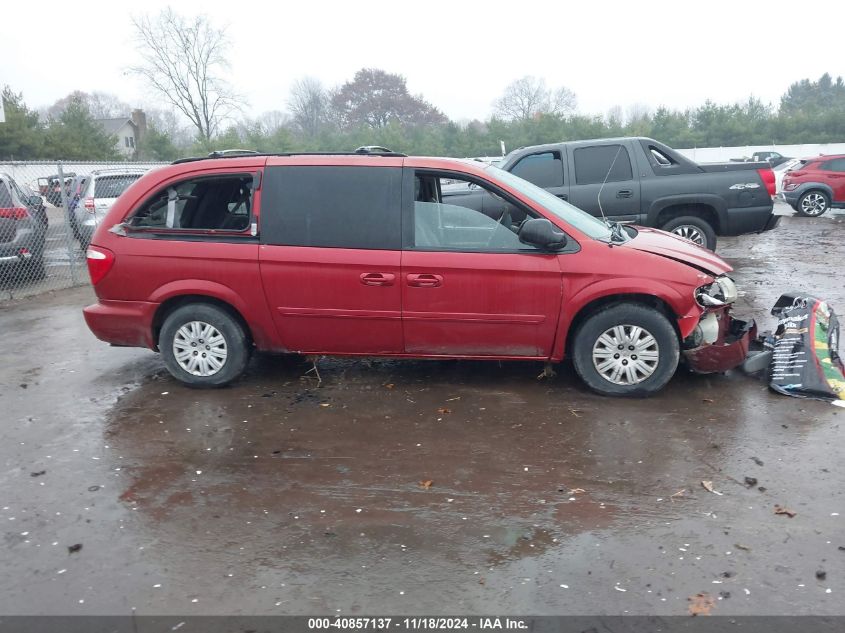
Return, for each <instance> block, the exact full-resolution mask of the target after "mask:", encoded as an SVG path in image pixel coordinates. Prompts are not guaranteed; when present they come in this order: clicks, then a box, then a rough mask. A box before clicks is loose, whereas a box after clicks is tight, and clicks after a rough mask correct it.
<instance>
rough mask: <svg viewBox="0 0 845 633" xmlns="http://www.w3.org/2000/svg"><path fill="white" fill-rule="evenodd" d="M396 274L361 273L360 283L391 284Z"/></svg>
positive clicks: (366, 284) (370, 284) (369, 284)
mask: <svg viewBox="0 0 845 633" xmlns="http://www.w3.org/2000/svg"><path fill="white" fill-rule="evenodd" d="M394 279H396V275H394V274H392V273H362V274H361V283H362V284H364V285H365V286H392V285H393V280H394Z"/></svg>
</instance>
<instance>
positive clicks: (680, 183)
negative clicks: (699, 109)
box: [450, 138, 779, 250]
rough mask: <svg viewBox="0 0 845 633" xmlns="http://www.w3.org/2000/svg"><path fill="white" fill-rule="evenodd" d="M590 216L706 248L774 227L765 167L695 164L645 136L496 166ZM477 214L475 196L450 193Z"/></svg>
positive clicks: (580, 144)
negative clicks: (728, 237) (645, 228)
mask: <svg viewBox="0 0 845 633" xmlns="http://www.w3.org/2000/svg"><path fill="white" fill-rule="evenodd" d="M499 167H501V168H502V169H504V170H505V171H509V172H511V173H513V174H515V175H517V176H520V177H521V178H525V179H526V180H528V181H530V182H532V183H534V184H535V185H537V186H540V187H543V188H544V189H546V190H547V191H549V192H550V193H552V194H553V195H555V196H557V197H559V198H561V199H562V200H568V201H569V202H571V203H572V204H574V205H575V206H576V207H578V208H580V209H583V210H584V211H587V212H588V213H591V214H592V215H594V216H598V217H602V216H606V217H607V218H609V219H612V220H616V221H621V222H633V223H635V224H639V225H642V226H652V227H656V228H660V229H663V230H666V231H670V232H672V233H675V234H677V235H680V236H681V237H684V238H686V239H688V240H690V241H692V242H694V243H696V244H699V245H701V246H705V247H707V248H709V249H710V250H715V249H716V236H717V235H740V234H742V233H759V232H761V231H768V230H770V229H773V228H774V227H775V226H777V223H778V221H779V217H778V216H775V215H774V214H773V213H772V209H773V203H772V196H774V195H775V180H774V174H773V173H772V170H771V167H770V166H769V164H768V163H765V162H764V163H719V164H706V165H699V164H697V163H694V162H693V161H691V160H689V159H688V158H686V157H684V156H682V155H681V154H679V153H677V152H676V151H674V150H673V149H671V148H669V147H667V146H666V145H664V144H663V143H659V142H657V141H655V140H652V139H649V138H616V139H601V140H591V141H572V142H567V143H552V144H549V145H535V146H533V147H524V148H521V149H518V150H515V151H513V152H511V153H510V154H508V155H507V156H506V157H505V159H504V161H503V162H502V164H501V165H499ZM450 194H451V195H457V196H460V197H461V200H462V202H461V204H466V205H471V206H473V208H475V209H479V210H483V209H484V208H485V206H486V205H491V206H492V208H493V210H494V212H495V209H496V208H497V207H496V204H497V203H496V201H495V200H492V199H488V198H486V197H485V196H484V195H483V193H482V192H481V191H480V190H473V189H472V188H471V187H470V188H469V190H467V191H458V190H453V191H450Z"/></svg>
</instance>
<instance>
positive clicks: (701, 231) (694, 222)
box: [660, 215, 716, 251]
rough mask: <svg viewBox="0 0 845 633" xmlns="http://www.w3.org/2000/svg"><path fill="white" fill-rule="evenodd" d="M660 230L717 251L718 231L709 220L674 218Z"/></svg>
mask: <svg viewBox="0 0 845 633" xmlns="http://www.w3.org/2000/svg"><path fill="white" fill-rule="evenodd" d="M660 228H661V229H663V230H664V231H668V232H669V233H674V234H675V235H680V236H681V237H683V238H684V239H688V240H689V241H690V242H692V243H694V244H698V245H699V246H703V247H704V248H706V249H709V250H711V251H715V250H716V231H714V230H713V227H712V226H710V223H709V222H708V221H707V220H704V219H702V218H699V217H697V216H694V215H684V216H681V217H678V218H673V219H671V220H669V221H668V222H667V223H666V224H664V225H663V226H662V227H660Z"/></svg>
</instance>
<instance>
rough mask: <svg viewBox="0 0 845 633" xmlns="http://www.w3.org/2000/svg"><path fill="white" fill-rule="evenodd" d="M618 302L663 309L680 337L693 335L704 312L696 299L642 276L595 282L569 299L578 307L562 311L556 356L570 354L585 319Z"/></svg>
mask: <svg viewBox="0 0 845 633" xmlns="http://www.w3.org/2000/svg"><path fill="white" fill-rule="evenodd" d="M626 282H627V283H626ZM618 303H638V304H640V305H646V306H648V307H650V308H655V309H657V310H659V311H660V312H661V314H663V315H664V316H665V317H666V318H667V319H669V322H670V323H671V324H672V327H673V329H674V330H675V333H676V334H677V335H678V340H679V341H681V340H683V338H684V337H686V336H688V335H689V332H690V331H692V329H693V328H694V327H695V325H696V324H697V322H698V318H699V317H700V312H701V309H700V308H699V307H698V306H697V305H696V304H695V303H694V300H692V299H690V301H688V302H684V299H683V297H682V295H681V294H680V293H679V292H678V291H677V290H675V289H674V288H672V287H671V286H668V285H665V284H657V285H655V286H653V287H644V286H643V284H642V283H641V280H635V279H628V280H626V279H622V280H613V285H612V286H610V285H609V283H608V284H607V285H605V284H593V285H592V286H589V287H587V288H585V289H584V290H582V291H581V292H579V293H578V294H576V295H575V296H573V297H572V298H571V300H570V301H569V302H568V304H569V305H570V306H574V307H573V308H572V309H571V310H569V311H568V313H567V312H565V313H564V314H563V315H562V319H561V323H560V326H559V327H560V332H561V335H560V336H559V338H558V341H556V344H555V350H554V357H555V359H556V360H562V359H563V358H566V357H568V356H569V355H570V352H571V347H572V341H573V339H574V337H575V334H576V332H577V331H578V328H579V327H581V325H582V324H583V323H584V321H586V320H587V319H588V318H589V317H590V316H592V315H593V314H595V313H596V312H598V311H599V310H602V309H604V308H606V307H608V306H611V305H614V304H618Z"/></svg>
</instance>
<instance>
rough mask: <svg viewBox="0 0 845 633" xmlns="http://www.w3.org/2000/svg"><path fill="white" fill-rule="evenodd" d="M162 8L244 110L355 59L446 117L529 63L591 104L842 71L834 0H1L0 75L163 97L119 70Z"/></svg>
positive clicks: (599, 107)
mask: <svg viewBox="0 0 845 633" xmlns="http://www.w3.org/2000/svg"><path fill="white" fill-rule="evenodd" d="M168 4H171V5H172V6H174V8H175V9H176V10H178V11H179V12H181V13H183V14H188V15H192V14H196V13H205V14H207V15H208V16H209V17H210V18H211V20H212V22H213V23H215V24H216V25H219V26H226V27H227V29H228V30H227V32H228V35H229V38H230V40H231V43H232V46H231V49H230V60H231V69H230V75H229V79H230V80H231V82H232V83H233V84H234V86H235V88H236V89H237V90H238V91H239V92H240V93H241V94H243V95H245V96H246V97H247V99H248V101H249V104H248V108H247V112H248V113H249V114H253V115H255V114H259V113H261V112H264V111H268V110H284V109H285V104H286V100H287V95H288V91H289V88H290V85H291V82H293V81H294V80H295V79H297V78H300V77H303V76H306V75H310V76H313V77H316V78H318V79H320V80H321V81H322V82H323V83H324V84H325V85H327V86H332V85H335V84H339V83H342V82H343V81H345V80H347V79H350V78H351V77H352V76H353V74H354V73H355V71H356V70H358V69H359V68H362V67H375V68H382V69H384V70H387V71H389V72H395V73H400V74H402V75H404V76H405V77H406V78H407V81H408V87H409V89H410V90H411V92H413V93H422V94H423V96H424V97H425V98H426V99H427V100H428V101H430V102H431V103H433V104H434V105H435V106H437V107H438V108H440V109H441V110H442V111H443V112H445V113H446V114H447V115H448V116H449V117H450V118H452V119H456V120H461V119H470V118H480V119H484V118H486V117H487V116H489V114H490V113H491V110H492V107H491V103H492V101H493V100H494V99H495V98H496V97H497V96H498V95H499V94H501V92H502V90H503V89H504V87H505V86H506V85H507V84H508V83H510V82H511V81H513V80H514V79H517V78H519V77H521V76H523V75H527V74H531V75H536V76H538V77H543V78H544V79H545V80H546V82H547V84H548V85H549V86H550V87H557V86H567V87H568V88H570V89H571V90H573V91H574V92H575V93H576V95H577V96H578V109H579V111H581V112H586V113H605V112H606V111H607V110H608V109H609V108H611V107H613V106H616V105H619V106H622V108H623V110H627V109H628V107H629V106H631V105H633V104H643V105H646V106H649V107H651V108H654V107H657V106H659V105H666V106H670V107H673V108H684V107H686V106H692V105H698V104H701V103H702V102H703V101H704V100H705V99H708V98H709V99H712V100H714V101H716V102H734V101H738V100H743V99H745V98H747V97H748V96H749V95H752V94H753V95H755V96H757V97H759V98H761V99H762V100H763V101H765V102H770V103H773V104H776V103H777V101H778V99H779V97H780V95H781V94H783V92H784V91H785V90H786V88H787V87H788V85H789V84H790V83H791V82H793V81H796V80H798V79H801V78H804V77H811V78H818V77H819V76H820V75H821V74H822V73H824V72H829V73H831V74H832V75H834V76H836V75H845V53H843V52H842V46H841V45H840V44H839V42H838V40H837V38H836V35H835V33H836V30H837V26H838V27H839V30H840V31H841V26H842V24H845V2H841V1H828V2H817V1H812V0H804V1H802V2H794V0H793V1H789V2H779V1H774V0H770V1H768V2H767V1H762V2H761V1H757V2H743V1H742V0H733V1H731V2H724V1H722V0H705V1H703V2H679V1H677V0H675V1H674V2H657V1H650V0H629V1H628V2H602V1H600V0H599V1H596V0H592V1H591V0H582V1H576V2H562V1H558V2H531V1H525V0H520V1H513V0H512V1H511V2H503V1H499V0H484V1H478V2H475V1H461V0H451V1H450V2H440V1H433V0H417V1H416V2H401V1H396V0H394V1H387V2H382V1H366V0H347V1H345V2H344V1H331V2H330V1H321V0H303V1H296V2H279V1H276V2H259V1H255V0H253V1H247V2H233V1H232V0H225V1H220V0H203V1H201V2H197V1H194V0H182V1H180V2H178V3H172V2H171V3H168V2H164V1H160V0H145V1H144V2H143V3H141V2H133V3H130V2H124V1H123V0H111V1H99V0H94V1H86V2H82V3H79V2H70V3H69V2H67V1H63V2H51V1H44V0H39V1H38V2H35V3H29V2H19V1H14V2H6V3H4V6H3V22H4V29H3V31H4V33H3V57H2V62H0V84H3V83H8V84H9V85H10V86H11V87H12V88H13V89H14V90H15V91H18V92H21V91H22V92H23V93H24V98H25V100H26V102H27V103H28V104H29V105H30V106H33V107H41V106H45V105H49V104H51V103H52V102H54V101H55V100H56V99H58V98H60V97H62V96H64V95H66V94H67V93H69V92H71V91H72V90H75V89H79V90H84V91H89V92H90V91H105V92H110V93H114V94H117V95H118V96H119V97H120V98H121V99H123V100H124V101H126V102H128V103H130V104H131V105H133V106H137V105H140V106H146V107H161V106H162V105H163V104H162V103H160V102H158V101H157V100H156V98H155V97H154V96H152V95H151V93H150V91H149V90H148V89H147V88H146V87H145V86H144V85H143V83H142V82H141V80H140V79H138V78H136V77H134V76H131V75H129V74H127V73H126V68H127V67H128V66H130V65H132V64H133V63H136V62H137V59H138V58H137V53H136V50H135V48H134V44H133V30H132V24H131V21H130V16H131V15H133V14H137V13H138V12H139V11H141V10H143V11H146V12H157V11H158V10H160V9H161V8H163V7H165V6H167V5H168ZM142 7H143V9H142ZM808 28H809V29H810V30H811V32H812V33H814V36H813V37H812V38H811V39H807V38H806V34H807V32H808V31H807V29H808ZM826 32H828V34H827V35H825V33H826ZM825 42H827V44H825Z"/></svg>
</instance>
